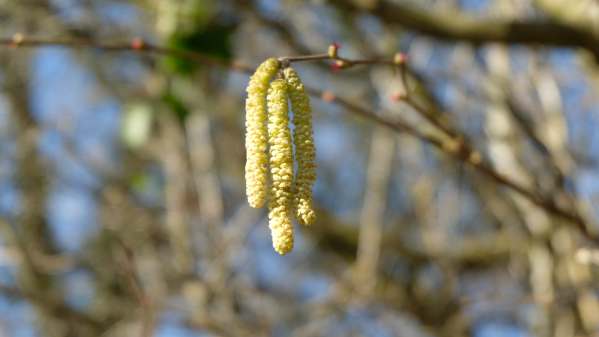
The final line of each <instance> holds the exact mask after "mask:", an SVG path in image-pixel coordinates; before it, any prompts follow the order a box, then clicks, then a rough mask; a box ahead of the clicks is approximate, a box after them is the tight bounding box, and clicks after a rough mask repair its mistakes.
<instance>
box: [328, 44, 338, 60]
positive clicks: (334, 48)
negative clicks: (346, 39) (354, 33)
mask: <svg viewBox="0 0 599 337" xmlns="http://www.w3.org/2000/svg"><path fill="white" fill-rule="evenodd" d="M339 48H340V46H339V44H338V43H336V42H335V43H331V44H330V45H329V50H328V54H329V57H330V58H332V59H336V58H337V56H338V55H337V52H338V51H339Z"/></svg>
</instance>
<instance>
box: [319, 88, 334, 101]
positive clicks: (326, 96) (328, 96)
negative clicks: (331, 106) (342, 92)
mask: <svg viewBox="0 0 599 337" xmlns="http://www.w3.org/2000/svg"><path fill="white" fill-rule="evenodd" d="M320 98H322V100H323V101H325V102H327V103H331V102H332V101H334V100H335V98H336V97H335V94H334V93H333V92H332V91H330V90H325V91H323V92H322V95H321V97H320Z"/></svg>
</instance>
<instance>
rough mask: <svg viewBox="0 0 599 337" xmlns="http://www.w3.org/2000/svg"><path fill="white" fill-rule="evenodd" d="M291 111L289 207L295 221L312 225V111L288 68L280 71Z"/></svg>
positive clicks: (313, 158) (314, 174)
mask: <svg viewBox="0 0 599 337" xmlns="http://www.w3.org/2000/svg"><path fill="white" fill-rule="evenodd" d="M284 74H285V79H286V81H287V87H288V91H289V99H290V100H291V108H292V110H293V125H294V127H295V129H294V132H293V142H294V144H295V158H296V160H297V174H296V176H295V183H294V186H293V194H294V200H293V207H294V209H295V217H296V218H297V221H298V222H299V223H301V224H304V225H310V224H312V223H313V222H314V219H315V218H316V215H315V213H314V210H313V208H312V186H313V185H314V181H316V163H315V160H316V149H315V147H314V134H313V131H312V109H311V108H310V98H309V97H308V95H307V94H306V91H305V90H304V85H303V84H302V81H301V80H300V78H299V75H298V74H297V72H296V71H295V70H294V69H293V68H291V67H289V68H286V69H285V70H284Z"/></svg>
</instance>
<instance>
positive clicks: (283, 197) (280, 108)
mask: <svg viewBox="0 0 599 337" xmlns="http://www.w3.org/2000/svg"><path fill="white" fill-rule="evenodd" d="M267 106H268V123H267V125H268V143H269V152H270V171H271V175H272V182H271V184H272V185H271V189H270V199H269V203H268V208H269V213H268V220H269V221H268V226H269V228H270V232H271V235H272V244H273V247H274V249H275V250H276V251H277V253H279V254H281V255H283V254H286V253H288V252H289V251H291V249H292V248H293V224H292V222H291V212H290V209H291V202H292V184H293V149H292V144H291V131H290V130H289V116H288V106H287V84H286V82H285V80H283V79H276V80H274V81H272V83H271V85H270V88H269V89H268V95H267Z"/></svg>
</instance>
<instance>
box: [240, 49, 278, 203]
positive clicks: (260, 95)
mask: <svg viewBox="0 0 599 337" xmlns="http://www.w3.org/2000/svg"><path fill="white" fill-rule="evenodd" d="M278 70H279V61H277V59H275V58H269V59H267V60H266V61H264V62H263V63H262V64H261V65H260V66H259V67H258V69H256V72H255V73H254V74H253V75H252V77H251V78H250V81H249V84H248V87H247V89H246V91H247V99H246V101H245V111H246V115H245V128H246V134H245V148H246V155H247V158H246V164H245V184H246V195H247V198H248V203H249V204H250V206H251V207H254V208H260V207H262V206H264V203H265V201H266V194H267V188H268V185H267V179H268V156H267V153H266V150H267V147H268V140H267V139H268V132H267V127H266V119H267V111H266V94H267V90H268V86H269V82H270V80H271V79H272V78H273V76H274V75H275V74H276V73H277V71H278Z"/></svg>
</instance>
